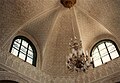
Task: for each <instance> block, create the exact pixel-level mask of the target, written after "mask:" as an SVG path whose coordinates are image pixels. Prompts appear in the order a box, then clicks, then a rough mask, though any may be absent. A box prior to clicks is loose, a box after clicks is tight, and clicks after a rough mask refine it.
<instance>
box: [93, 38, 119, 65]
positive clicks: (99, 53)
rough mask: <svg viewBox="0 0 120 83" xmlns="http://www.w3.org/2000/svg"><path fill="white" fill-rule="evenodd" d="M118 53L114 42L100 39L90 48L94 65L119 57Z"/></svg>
mask: <svg viewBox="0 0 120 83" xmlns="http://www.w3.org/2000/svg"><path fill="white" fill-rule="evenodd" d="M119 55H120V53H119V50H118V48H117V45H116V44H115V42H113V41H111V40H102V41H99V42H98V43H96V44H95V45H94V46H93V48H92V50H91V57H92V61H93V65H94V67H97V66H99V65H102V64H104V63H106V62H108V61H111V60H113V59H115V58H117V57H119Z"/></svg>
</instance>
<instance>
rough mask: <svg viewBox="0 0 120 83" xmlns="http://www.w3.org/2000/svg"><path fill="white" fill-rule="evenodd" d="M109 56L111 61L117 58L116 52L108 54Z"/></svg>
mask: <svg viewBox="0 0 120 83" xmlns="http://www.w3.org/2000/svg"><path fill="white" fill-rule="evenodd" d="M110 56H111V58H112V59H115V58H117V57H119V54H118V52H117V51H114V52H112V53H110Z"/></svg>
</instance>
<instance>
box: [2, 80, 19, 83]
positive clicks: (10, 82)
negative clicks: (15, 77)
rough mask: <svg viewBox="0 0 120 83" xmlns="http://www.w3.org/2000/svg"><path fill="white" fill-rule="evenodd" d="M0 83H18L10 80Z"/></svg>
mask: <svg viewBox="0 0 120 83" xmlns="http://www.w3.org/2000/svg"><path fill="white" fill-rule="evenodd" d="M0 83H18V82H16V81H12V80H0Z"/></svg>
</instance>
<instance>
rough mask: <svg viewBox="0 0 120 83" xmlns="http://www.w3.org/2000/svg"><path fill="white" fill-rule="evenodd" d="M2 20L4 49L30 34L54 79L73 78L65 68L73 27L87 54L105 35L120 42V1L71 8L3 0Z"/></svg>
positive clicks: (55, 2) (79, 0)
mask: <svg viewBox="0 0 120 83" xmlns="http://www.w3.org/2000/svg"><path fill="white" fill-rule="evenodd" d="M0 18H1V19H0V38H1V39H0V46H2V47H3V48H4V46H5V45H6V43H7V42H8V41H9V40H10V39H11V37H12V36H14V35H15V34H16V33H17V32H18V31H24V32H26V33H28V34H29V35H31V36H32V37H33V38H34V40H35V41H36V42H37V44H38V47H39V48H40V52H41V54H42V68H41V70H42V71H43V72H45V73H47V74H49V75H53V76H67V75H73V73H71V72H69V71H68V70H67V68H66V65H65V63H66V56H67V55H68V54H69V45H68V43H69V42H70V39H71V37H72V36H73V32H72V28H73V27H74V28H75V32H76V36H77V37H78V38H80V39H81V40H82V44H83V47H84V50H88V48H90V46H91V43H92V42H93V41H94V40H95V38H97V37H99V36H101V35H112V36H114V37H115V38H116V39H118V41H120V40H119V39H120V33H119V32H120V0H76V4H74V6H73V7H71V8H66V7H64V6H63V5H62V4H61V3H60V0H1V1H0ZM3 42H4V43H3Z"/></svg>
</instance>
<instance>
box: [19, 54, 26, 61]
mask: <svg viewBox="0 0 120 83" xmlns="http://www.w3.org/2000/svg"><path fill="white" fill-rule="evenodd" d="M25 57H26V55H24V54H23V53H21V52H20V54H19V58H21V59H23V60H25Z"/></svg>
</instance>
